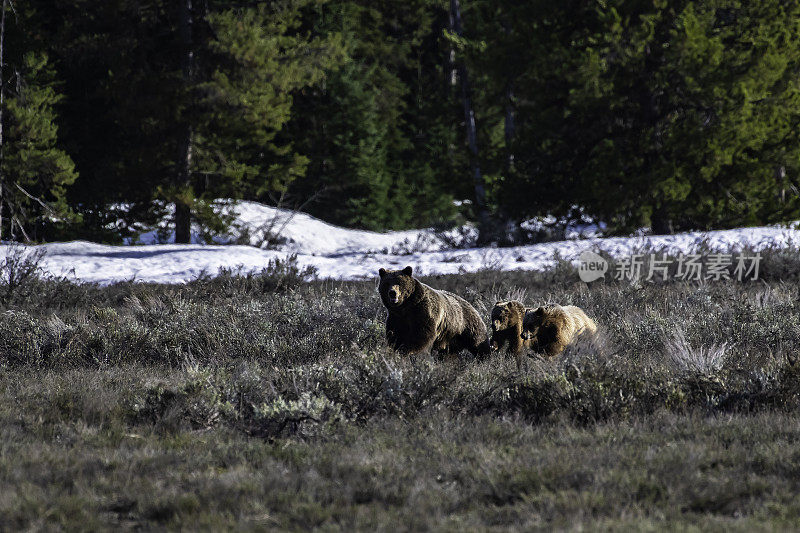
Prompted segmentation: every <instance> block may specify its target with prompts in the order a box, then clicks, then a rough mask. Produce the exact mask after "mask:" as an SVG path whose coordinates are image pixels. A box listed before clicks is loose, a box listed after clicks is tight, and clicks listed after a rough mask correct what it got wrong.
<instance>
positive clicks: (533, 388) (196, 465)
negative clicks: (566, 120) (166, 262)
mask: <svg viewBox="0 0 800 533" xmlns="http://www.w3.org/2000/svg"><path fill="white" fill-rule="evenodd" d="M28 274H29V273H28V272H26V271H25V269H24V268H22V266H20V265H19V264H12V265H5V266H3V268H0V275H2V279H3V280H4V281H3V282H2V283H0V309H1V311H0V317H2V327H1V328H0V528H3V529H34V530H39V529H45V530H51V529H59V528H63V529H70V530H73V529H78V530H95V529H107V528H108V529H110V528H115V529H116V528H145V529H153V528H156V529H158V528H167V529H180V528H184V529H214V530H219V529H280V530H306V529H314V528H318V529H324V530H339V529H342V530H352V529H360V530H376V529H377V530H387V531H397V530H430V529H436V530H458V531H463V530H511V529H516V528H524V529H553V528H555V529H568V530H572V529H592V530H595V529H601V530H602V529H608V530H618V529H636V530H640V529H684V528H689V529H691V528H697V529H704V530H706V529H711V530H714V529H716V530H726V531H727V530H730V529H740V530H748V531H751V530H772V529H797V528H800V500H798V499H797V497H796V495H797V493H798V491H800V412H798V407H800V357H798V355H800V354H798V347H799V346H800V304H799V303H798V302H799V301H800V300H799V299H798V296H800V280H799V279H798V275H799V274H800V255H799V254H798V251H797V250H790V251H786V252H771V253H768V254H766V257H765V262H764V264H763V268H762V277H763V278H764V279H763V280H759V281H757V282H749V283H740V282H737V281H722V282H707V283H694V284H689V283H679V282H669V283H657V284H647V283H645V284H643V285H630V284H622V283H616V282H596V283H594V284H592V285H589V286H587V285H586V284H583V283H581V282H579V281H578V276H577V274H576V273H575V271H574V270H572V269H571V268H570V267H568V266H566V265H560V266H558V267H556V268H555V269H554V270H553V271H551V272H546V273H501V272H494V271H486V272H480V273H477V274H469V275H467V274H465V275H461V276H443V277H437V278H428V279H425V281H426V282H428V283H429V284H431V285H432V286H434V287H438V288H445V289H448V290H452V291H454V292H457V293H459V294H461V295H463V296H464V297H465V298H466V299H468V300H469V301H471V302H472V303H473V304H474V305H475V306H476V308H478V310H479V311H480V312H481V313H482V315H483V316H485V317H487V320H488V310H489V309H490V308H491V305H492V304H493V302H494V299H495V298H498V297H506V296H508V295H520V294H522V293H524V295H523V296H524V300H525V301H526V302H528V303H530V304H535V303H544V302H548V301H549V302H559V303H565V304H566V303H570V304H575V305H579V306H581V307H583V308H584V309H585V310H586V311H587V313H588V314H589V315H590V316H592V317H594V318H596V320H597V322H598V324H599V325H600V327H601V330H602V334H601V335H600V336H598V338H597V339H594V340H592V341H586V342H581V343H579V344H578V345H576V346H574V347H573V348H571V349H569V350H568V352H567V353H565V354H564V355H563V357H560V358H559V359H558V360H555V361H547V360H543V359H540V358H530V359H529V361H528V367H527V368H526V369H524V370H523V371H522V372H519V371H517V368H516V364H515V361H514V359H513V357H506V356H505V354H496V355H493V356H492V357H490V358H487V359H484V360H473V359H472V358H471V357H470V356H469V355H468V354H467V353H464V354H462V355H461V356H460V357H453V358H448V359H441V358H438V357H417V358H403V357H400V356H398V355H397V354H395V353H394V352H392V351H391V350H389V349H388V348H387V347H386V344H385V341H384V329H383V319H384V311H383V309H382V306H381V303H380V300H379V298H378V295H377V292H376V286H375V283H374V282H362V283H357V282H320V281H311V282H305V281H304V278H305V277H306V276H305V274H306V273H302V272H298V271H296V269H294V268H293V266H292V265H291V264H279V265H272V266H271V267H270V268H269V269H267V270H265V272H263V273H262V274H261V275H254V276H241V275H236V274H234V273H224V274H223V275H221V276H219V277H215V278H203V279H199V280H197V281H195V282H192V283H190V284H188V285H185V286H179V287H178V286H174V287H170V286H155V285H144V284H119V285H114V286H111V287H106V288H98V287H93V286H87V285H75V284H71V283H68V282H65V281H59V280H53V279H43V278H41V277H39V276H37V275H35V272H31V273H30V274H31V275H28ZM9 276H10V278H9ZM9 279H10V280H11V281H10V283H9Z"/></svg>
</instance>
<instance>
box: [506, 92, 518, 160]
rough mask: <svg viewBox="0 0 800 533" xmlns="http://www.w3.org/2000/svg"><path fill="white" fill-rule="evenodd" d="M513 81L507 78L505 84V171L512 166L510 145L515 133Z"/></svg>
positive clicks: (512, 156) (512, 157)
mask: <svg viewBox="0 0 800 533" xmlns="http://www.w3.org/2000/svg"><path fill="white" fill-rule="evenodd" d="M513 101H514V82H513V81H512V80H510V79H509V80H508V83H507V84H506V102H505V103H506V119H505V123H504V124H503V130H504V133H505V138H506V171H507V172H510V171H511V170H512V169H513V168H514V152H513V151H512V149H511V145H512V143H513V142H514V135H515V133H516V124H515V123H514V106H513Z"/></svg>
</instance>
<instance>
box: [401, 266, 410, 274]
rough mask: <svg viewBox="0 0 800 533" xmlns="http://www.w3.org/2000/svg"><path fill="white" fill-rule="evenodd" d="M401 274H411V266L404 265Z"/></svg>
mask: <svg viewBox="0 0 800 533" xmlns="http://www.w3.org/2000/svg"><path fill="white" fill-rule="evenodd" d="M403 274H405V275H406V276H410V275H411V267H410V266H407V267H405V268H404V269H403Z"/></svg>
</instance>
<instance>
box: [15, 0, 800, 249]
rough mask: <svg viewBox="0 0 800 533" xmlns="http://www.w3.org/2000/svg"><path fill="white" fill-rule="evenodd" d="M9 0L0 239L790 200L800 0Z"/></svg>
mask: <svg viewBox="0 0 800 533" xmlns="http://www.w3.org/2000/svg"><path fill="white" fill-rule="evenodd" d="M1 1H2V15H1V17H2V18H0V63H2V69H0V231H2V238H3V239H6V238H11V239H18V240H44V239H58V238H68V237H69V238H72V237H84V238H92V239H101V240H108V241H114V240H117V239H119V238H120V237H122V236H124V235H126V234H129V233H130V232H132V231H135V230H136V229H137V227H140V225H141V224H147V223H152V222H154V221H156V220H159V219H160V218H162V217H164V216H166V215H167V214H168V213H170V212H172V213H173V215H172V217H173V218H172V220H173V222H174V224H175V229H176V237H177V239H178V240H179V241H187V240H188V238H189V229H190V223H191V222H195V223H199V224H200V225H201V226H202V227H203V228H205V229H206V230H207V231H208V232H211V233H213V232H215V231H220V230H222V229H223V228H224V226H225V223H226V220H227V219H226V212H225V209H226V207H225V205H223V204H220V203H219V202H215V200H216V199H219V198H233V199H239V198H242V199H255V200H259V201H264V202H267V203H273V204H276V203H279V204H281V205H287V206H292V205H298V204H300V203H304V209H305V210H306V211H309V212H310V213H312V214H315V215H318V216H321V217H322V218H324V219H326V220H329V221H332V222H335V223H339V224H345V225H349V226H354V227H362V228H368V229H376V230H382V229H395V228H404V227H411V226H423V225H431V224H442V225H444V224H448V223H454V222H458V221H463V220H465V219H466V220H471V221H474V222H476V223H477V224H478V225H479V227H480V229H481V232H482V237H483V238H484V239H485V240H502V239H503V238H504V236H503V235H502V234H501V233H504V232H507V231H508V228H509V227H513V224H509V222H512V223H513V222H519V221H522V220H525V219H528V218H530V217H534V216H541V215H546V214H553V215H557V216H574V215H575V214H576V213H579V212H580V213H585V214H588V215H591V216H594V217H596V218H599V219H602V220H604V221H606V222H607V223H608V224H609V227H610V228H611V229H612V230H614V231H622V232H624V231H629V230H631V229H635V228H639V227H643V226H649V227H651V228H652V229H653V231H656V232H670V231H678V230H682V229H690V228H699V229H705V228H711V227H724V226H734V225H747V224H762V223H770V222H777V221H786V220H792V219H797V218H800V183H798V181H799V180H800V178H799V177H798V174H799V173H800V157H799V156H800V151H799V150H798V148H799V147H800V139H798V127H797V126H798V122H800V22H798V21H800V0H798V1H789V2H787V1H782V0H763V1H759V2H737V1H722V0H719V1H689V0H676V1H667V0H647V1H645V0H627V1H614V0H603V1H596V2H585V1H578V0H565V1H563V2H551V1H544V0H533V1H529V2H516V1H511V0H496V1H488V0H460V1H457V0H436V1H434V0H408V1H404V2H369V1H366V0H350V1H343V0H280V1H272V2H264V1H252V0H245V1H241V0H239V1H237V2H229V1H223V0H171V1H167V0H102V1H100V0H70V1H67V0H56V1H52V0H50V1H47V2H45V1H44V0H1ZM464 200H467V202H463V201H464ZM501 229H502V231H501Z"/></svg>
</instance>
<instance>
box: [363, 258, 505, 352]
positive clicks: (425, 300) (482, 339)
mask: <svg viewBox="0 0 800 533" xmlns="http://www.w3.org/2000/svg"><path fill="white" fill-rule="evenodd" d="M411 273H412V270H411V267H410V266H407V267H406V268H404V269H402V270H387V269H385V268H381V269H380V270H379V271H378V274H379V275H380V284H379V285H378V292H379V293H380V295H381V300H383V305H385V306H386V309H387V311H388V315H387V317H386V340H387V341H388V343H389V345H390V346H391V347H393V348H394V349H396V350H398V351H400V352H403V353H408V354H415V353H420V352H425V353H429V352H430V351H431V350H433V349H436V350H437V351H440V352H444V353H450V354H454V353H458V352H460V351H461V350H463V349H467V350H469V351H470V352H471V353H472V354H473V355H485V354H487V353H488V352H489V341H488V338H487V337H488V335H487V333H486V326H485V325H484V323H483V320H481V317H480V316H479V315H478V312H477V311H476V310H475V308H474V307H472V306H471V305H470V304H469V303H468V302H467V301H466V300H464V299H463V298H461V297H459V296H456V295H455V294H452V293H449V292H447V291H440V290H436V289H434V288H431V287H429V286H427V285H425V284H424V283H422V282H420V281H419V280H418V279H416V278H414V277H413V276H412V275H411Z"/></svg>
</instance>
